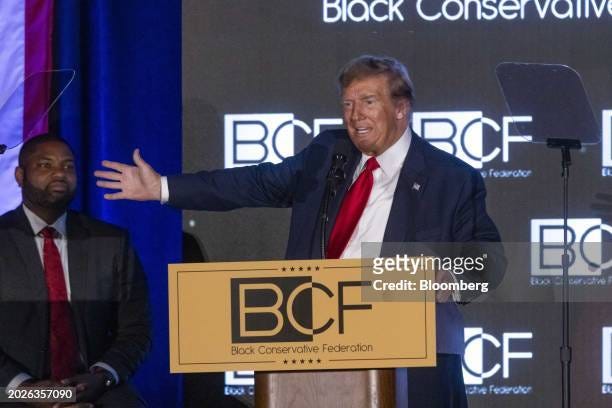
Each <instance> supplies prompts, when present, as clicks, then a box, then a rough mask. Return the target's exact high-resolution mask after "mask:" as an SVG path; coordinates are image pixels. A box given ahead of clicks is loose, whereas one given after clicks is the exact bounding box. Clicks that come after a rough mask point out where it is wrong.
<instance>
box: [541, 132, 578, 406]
mask: <svg viewBox="0 0 612 408" xmlns="http://www.w3.org/2000/svg"><path fill="white" fill-rule="evenodd" d="M546 146H547V147H549V148H551V149H561V177H563V255H561V266H562V269H563V291H562V296H561V308H562V320H563V322H562V324H563V328H562V341H561V350H560V352H561V353H560V357H561V393H562V407H563V408H570V405H571V401H570V396H571V392H570V391H571V381H570V364H571V362H572V348H571V346H570V331H569V314H570V304H569V294H570V287H569V254H568V247H567V246H568V245H567V219H568V202H569V167H570V165H571V164H572V158H571V155H570V149H581V148H582V144H581V143H580V140H576V139H554V138H549V139H547V140H546Z"/></svg>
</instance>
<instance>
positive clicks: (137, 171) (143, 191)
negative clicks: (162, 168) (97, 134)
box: [94, 149, 161, 201]
mask: <svg viewBox="0 0 612 408" xmlns="http://www.w3.org/2000/svg"><path fill="white" fill-rule="evenodd" d="M132 157H133V160H134V164H135V166H132V165H129V164H123V163H118V162H113V161H108V160H104V161H102V167H106V168H107V169H110V170H111V171H103V170H96V171H95V172H94V176H96V177H97V178H98V180H97V181H96V185H97V186H98V187H103V188H108V189H111V190H118V191H117V192H115V193H106V194H104V198H106V199H107V200H136V201H150V200H155V201H159V200H160V199H161V176H160V175H159V173H157V172H156V171H155V169H154V168H153V167H151V166H150V165H149V163H147V162H146V161H144V159H143V158H142V157H141V156H140V150H139V149H135V150H134V154H133V155H132Z"/></svg>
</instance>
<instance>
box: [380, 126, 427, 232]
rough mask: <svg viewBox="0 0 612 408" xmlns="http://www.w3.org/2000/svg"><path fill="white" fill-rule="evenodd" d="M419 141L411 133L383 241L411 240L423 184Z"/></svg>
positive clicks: (425, 178)
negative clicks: (408, 147)
mask: <svg viewBox="0 0 612 408" xmlns="http://www.w3.org/2000/svg"><path fill="white" fill-rule="evenodd" d="M422 144H423V141H422V140H421V138H420V137H419V136H417V135H416V134H415V133H414V132H413V133H412V141H411V142H410V149H409V150H408V156H407V157H406V160H405V161H404V165H403V166H402V169H401V172H400V177H399V180H398V182H397V187H396V188H395V194H394V195H393V204H392V205H391V211H390V212H389V219H388V220H387V227H386V229H385V235H384V238H383V242H411V241H414V236H415V231H416V227H417V225H416V222H417V213H418V208H419V205H418V204H419V200H420V199H421V197H422V194H423V191H424V190H425V188H426V185H427V175H426V174H425V159H424V157H423V149H422Z"/></svg>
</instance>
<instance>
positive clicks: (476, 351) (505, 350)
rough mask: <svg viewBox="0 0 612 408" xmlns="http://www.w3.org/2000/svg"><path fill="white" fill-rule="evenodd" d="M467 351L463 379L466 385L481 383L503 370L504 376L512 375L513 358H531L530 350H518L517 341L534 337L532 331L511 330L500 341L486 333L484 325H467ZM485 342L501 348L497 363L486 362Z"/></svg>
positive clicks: (465, 336) (465, 335)
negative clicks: (499, 358)
mask: <svg viewBox="0 0 612 408" xmlns="http://www.w3.org/2000/svg"><path fill="white" fill-rule="evenodd" d="M463 333H464V341H465V352H464V354H463V380H464V381H465V384H466V385H481V384H483V380H485V379H487V378H491V377H493V376H494V375H495V374H497V373H498V372H499V370H502V375H503V378H509V377H510V365H511V362H512V360H516V359H531V358H532V357H533V353H532V352H530V351H516V349H515V347H517V348H520V346H514V344H515V343H517V342H521V343H522V344H523V347H524V343H525V342H526V341H527V340H531V339H532V338H533V333H531V332H509V333H504V334H503V335H502V341H501V342H500V341H499V340H498V339H497V337H495V336H493V335H491V334H489V333H485V332H484V330H483V329H482V327H466V328H465V329H464V332H463ZM485 344H488V345H489V347H490V346H492V347H493V348H495V349H499V348H501V360H497V361H498V362H496V363H495V364H486V363H485V360H486V359H485Z"/></svg>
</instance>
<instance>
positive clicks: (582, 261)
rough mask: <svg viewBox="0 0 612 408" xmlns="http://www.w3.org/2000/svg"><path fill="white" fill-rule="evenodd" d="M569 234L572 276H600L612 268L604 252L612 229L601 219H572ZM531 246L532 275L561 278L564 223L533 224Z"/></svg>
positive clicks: (546, 221) (557, 219)
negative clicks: (603, 243) (605, 234)
mask: <svg viewBox="0 0 612 408" xmlns="http://www.w3.org/2000/svg"><path fill="white" fill-rule="evenodd" d="M567 231H568V232H567V242H568V255H569V267H570V268H569V274H570V275H572V276H599V275H601V272H602V271H603V270H606V269H608V268H609V267H610V266H612V260H604V259H603V251H602V240H603V233H604V232H607V233H609V234H612V227H611V226H609V225H607V224H604V223H602V220H601V218H570V219H568V222H567ZM531 242H532V244H531V275H536V276H537V275H539V276H561V275H562V274H563V269H562V267H561V255H562V254H563V219H561V218H554V219H533V220H531ZM532 282H533V280H532Z"/></svg>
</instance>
